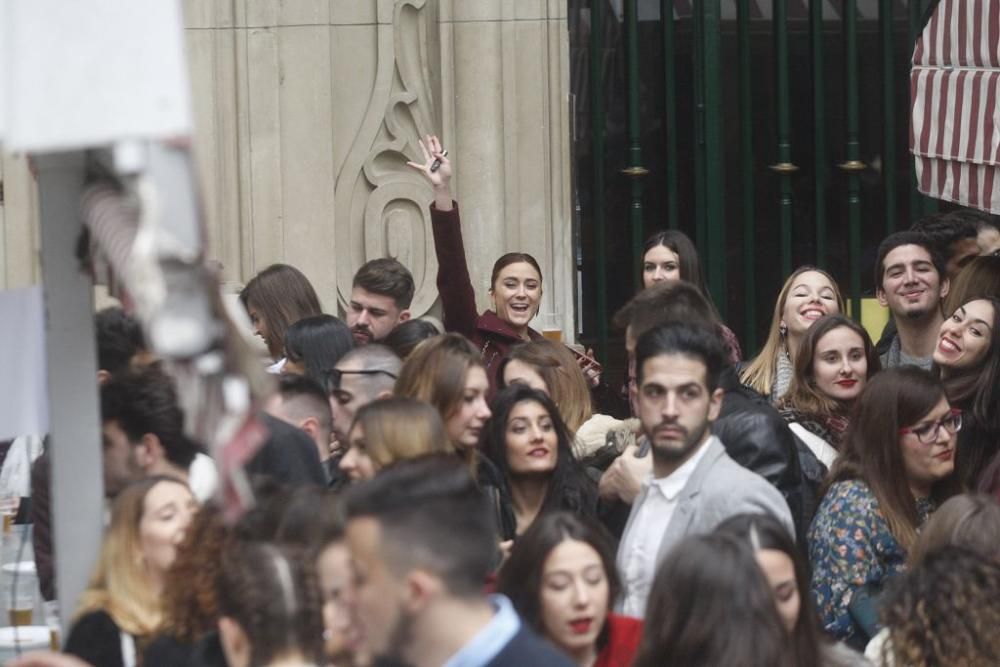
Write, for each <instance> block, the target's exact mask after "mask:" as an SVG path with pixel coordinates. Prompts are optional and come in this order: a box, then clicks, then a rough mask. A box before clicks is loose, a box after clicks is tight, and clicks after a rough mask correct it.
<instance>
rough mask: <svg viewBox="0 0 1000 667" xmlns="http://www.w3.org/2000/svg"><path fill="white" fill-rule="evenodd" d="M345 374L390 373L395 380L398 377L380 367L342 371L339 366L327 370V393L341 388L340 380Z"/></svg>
mask: <svg viewBox="0 0 1000 667" xmlns="http://www.w3.org/2000/svg"><path fill="white" fill-rule="evenodd" d="M345 375H388V376H389V377H391V378H392V379H393V380H395V379H396V374H395V373H390V372H389V371H384V370H382V369H380V368H372V369H359V370H356V371H342V370H340V369H339V368H334V369H332V370H329V371H327V372H326V391H327V393H330V392H333V391H336V390H337V389H340V381H341V380H342V379H343V377H344V376H345Z"/></svg>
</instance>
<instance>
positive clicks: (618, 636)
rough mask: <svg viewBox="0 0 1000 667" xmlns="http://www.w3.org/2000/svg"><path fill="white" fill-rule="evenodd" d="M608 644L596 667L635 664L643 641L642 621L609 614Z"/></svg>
mask: <svg viewBox="0 0 1000 667" xmlns="http://www.w3.org/2000/svg"><path fill="white" fill-rule="evenodd" d="M607 628H608V643H607V644H605V645H604V648H603V649H602V650H601V652H600V654H598V656H597V662H595V663H594V667H629V666H630V665H631V664H632V663H633V662H635V656H636V654H637V653H638V652H639V641H640V640H641V639H642V621H640V620H639V619H638V618H631V617H629V616H618V615H616V614H608V620H607Z"/></svg>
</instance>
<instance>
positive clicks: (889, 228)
mask: <svg viewBox="0 0 1000 667" xmlns="http://www.w3.org/2000/svg"><path fill="white" fill-rule="evenodd" d="M914 1H915V0H910V2H914ZM892 3H893V0H879V9H878V19H879V27H880V29H881V33H882V35H881V36H882V127H883V133H884V134H883V136H884V139H885V142H884V144H883V150H882V187H883V188H884V189H885V233H886V236H888V235H889V234H892V233H893V232H894V231H896V74H895V60H896V53H895V47H894V41H895V40H894V39H893V34H892V31H893V20H892V18H893V17H892Z"/></svg>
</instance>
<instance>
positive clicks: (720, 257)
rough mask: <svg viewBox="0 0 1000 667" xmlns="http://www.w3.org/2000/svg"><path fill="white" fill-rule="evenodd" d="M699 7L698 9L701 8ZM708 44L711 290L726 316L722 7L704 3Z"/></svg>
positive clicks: (714, 2)
mask: <svg viewBox="0 0 1000 667" xmlns="http://www.w3.org/2000/svg"><path fill="white" fill-rule="evenodd" d="M697 4H698V3H696V4H695V7H697ZM701 5H702V7H703V10H704V15H703V16H704V24H703V25H704V33H703V36H704V45H705V60H704V64H705V72H704V73H705V182H706V185H707V186H709V187H711V188H712V195H711V196H710V197H707V198H706V201H705V222H706V227H707V236H708V239H707V240H708V253H707V257H708V271H707V273H708V287H709V290H710V291H711V292H712V298H713V299H714V300H715V304H716V306H717V307H718V309H719V313H720V314H721V315H722V316H723V317H725V314H726V273H725V269H726V237H725V219H724V216H725V198H724V193H725V191H726V190H725V180H726V164H725V149H724V147H723V141H724V140H725V137H724V133H723V127H722V103H723V102H722V6H721V1H720V0H703V2H702V3H701Z"/></svg>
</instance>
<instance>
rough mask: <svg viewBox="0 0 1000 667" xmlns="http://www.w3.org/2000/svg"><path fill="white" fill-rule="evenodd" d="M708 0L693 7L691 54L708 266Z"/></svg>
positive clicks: (701, 225) (699, 236) (697, 208)
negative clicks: (706, 25)
mask: <svg viewBox="0 0 1000 667" xmlns="http://www.w3.org/2000/svg"><path fill="white" fill-rule="evenodd" d="M703 2H704V0H694V3H693V5H692V10H691V57H692V64H693V67H692V69H693V72H692V75H693V76H692V84H691V87H692V93H693V97H694V161H693V162H694V164H693V165H692V166H693V167H694V225H695V245H696V246H697V248H698V253H699V254H700V255H701V258H702V261H703V262H704V264H705V267H706V268H707V267H708V225H707V224H706V218H705V207H706V202H707V200H708V183H707V181H706V176H705V53H704V51H705V17H704V11H703Z"/></svg>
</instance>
